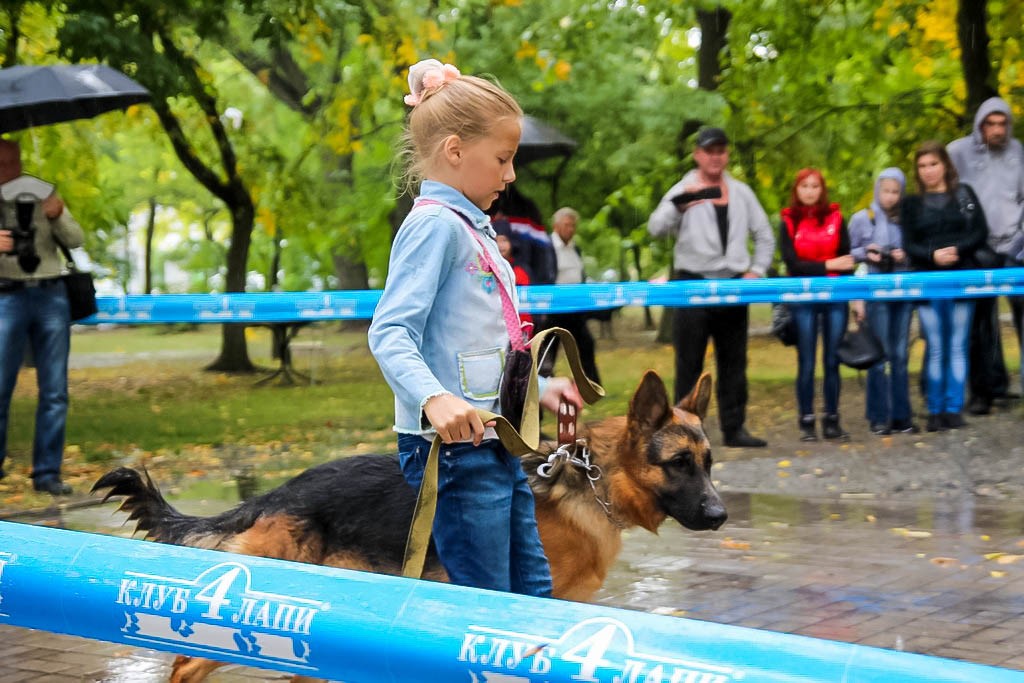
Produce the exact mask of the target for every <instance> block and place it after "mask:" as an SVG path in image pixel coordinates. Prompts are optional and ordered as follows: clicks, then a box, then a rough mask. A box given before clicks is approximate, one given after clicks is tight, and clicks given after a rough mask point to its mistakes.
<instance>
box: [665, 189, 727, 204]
mask: <svg viewBox="0 0 1024 683" xmlns="http://www.w3.org/2000/svg"><path fill="white" fill-rule="evenodd" d="M721 196H722V188H720V187H705V188H703V189H700V190H697V191H696V192H683V193H682V194H677V195H676V196H674V197H672V198H671V200H670V201H671V202H672V203H673V204H675V205H676V206H685V205H687V204H689V203H690V202H695V201H697V200H699V199H718V198H719V197H721Z"/></svg>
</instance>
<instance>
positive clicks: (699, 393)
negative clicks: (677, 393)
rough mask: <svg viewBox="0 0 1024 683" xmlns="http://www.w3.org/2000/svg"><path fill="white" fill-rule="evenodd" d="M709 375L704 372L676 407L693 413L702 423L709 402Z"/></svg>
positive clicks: (710, 383)
mask: <svg viewBox="0 0 1024 683" xmlns="http://www.w3.org/2000/svg"><path fill="white" fill-rule="evenodd" d="M712 384H713V382H712V380H711V373H708V372H705V373H704V374H703V375H701V376H700V379H698V380H697V384H695V385H694V387H693V389H691V390H690V393H689V394H687V395H686V396H684V397H683V400H681V401H680V402H679V405H677V406H676V407H677V408H679V409H680V410H685V411H688V412H691V413H693V414H694V415H696V416H697V417H699V418H700V421H701V422H703V421H704V418H705V417H706V416H707V414H708V404H709V403H710V402H711V386H712Z"/></svg>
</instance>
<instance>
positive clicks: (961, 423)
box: [942, 413, 967, 429]
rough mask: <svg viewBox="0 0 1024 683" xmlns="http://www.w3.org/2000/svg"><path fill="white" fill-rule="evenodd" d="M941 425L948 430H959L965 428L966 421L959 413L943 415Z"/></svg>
mask: <svg viewBox="0 0 1024 683" xmlns="http://www.w3.org/2000/svg"><path fill="white" fill-rule="evenodd" d="M942 424H944V425H945V426H946V427H947V428H949V429H960V428H962V427H966V426H967V421H966V420H964V416H963V415H961V414H960V413H943V414H942Z"/></svg>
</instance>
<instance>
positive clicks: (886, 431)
mask: <svg viewBox="0 0 1024 683" xmlns="http://www.w3.org/2000/svg"><path fill="white" fill-rule="evenodd" d="M871 433H872V434H877V435H878V436H889V435H890V434H892V429H890V428H889V425H887V424H885V423H884V422H872V423H871Z"/></svg>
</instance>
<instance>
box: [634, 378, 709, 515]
mask: <svg viewBox="0 0 1024 683" xmlns="http://www.w3.org/2000/svg"><path fill="white" fill-rule="evenodd" d="M711 384H712V382H711V376H710V375H709V374H707V373H704V374H703V375H701V377H700V379H699V380H697V384H696V386H695V387H694V388H693V391H691V392H690V394H689V395H688V396H686V397H685V398H684V399H683V400H681V401H680V402H679V404H678V405H675V406H673V405H672V404H671V403H670V402H669V398H668V393H667V392H666V391H665V384H664V383H663V382H662V381H661V378H660V377H658V375H657V373H655V372H653V371H650V370H649V371H648V372H647V373H646V374H644V377H643V379H642V380H641V381H640V386H639V387H637V390H636V393H635V394H634V395H633V399H632V400H631V401H630V404H629V414H628V415H627V416H626V430H625V434H624V436H623V440H622V445H623V448H621V449H620V452H619V464H620V465H621V467H622V470H620V473H619V474H620V476H626V477H628V478H629V479H630V480H632V481H631V482H630V484H631V485H630V486H620V487H615V488H616V489H617V493H619V494H623V493H625V495H624V496H621V497H620V496H617V497H620V500H619V501H618V502H619V504H620V505H623V506H627V507H630V508H633V510H632V511H633V512H634V513H635V518H636V521H637V523H638V524H641V525H642V526H644V527H646V528H648V529H650V530H651V531H654V530H655V529H657V527H658V525H659V524H660V523H661V522H662V521H663V520H664V518H665V515H668V516H669V517H672V518H673V519H675V520H676V521H678V522H679V523H680V524H682V525H683V526H684V527H686V528H687V529H693V530H695V531H701V530H705V529H717V528H718V527H720V526H722V524H724V523H725V520H726V517H727V515H726V511H725V504H724V503H723V502H722V498H721V497H720V496H719V495H718V491H716V490H715V486H714V484H713V483H712V481H711V477H710V474H711V464H712V458H711V444H710V442H709V441H708V437H707V435H706V434H705V433H704V417H705V415H707V409H708V403H709V402H710V400H711ZM623 498H624V499H623ZM645 499H646V500H645ZM651 499H653V500H651ZM652 503H653V505H652ZM651 507H656V508H657V513H655V511H654V510H651V509H650V508H651ZM648 512H649V513H648ZM644 513H648V514H644ZM631 516H634V515H631Z"/></svg>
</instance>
